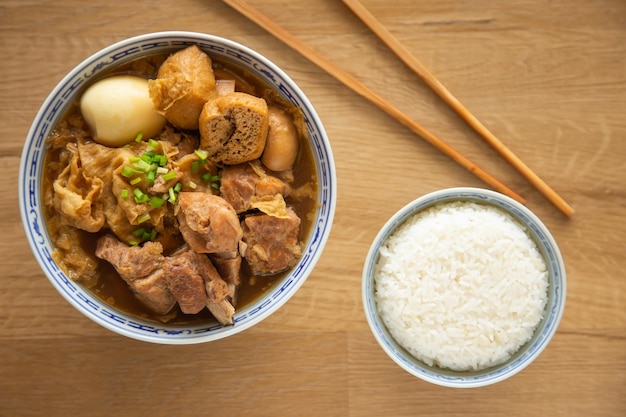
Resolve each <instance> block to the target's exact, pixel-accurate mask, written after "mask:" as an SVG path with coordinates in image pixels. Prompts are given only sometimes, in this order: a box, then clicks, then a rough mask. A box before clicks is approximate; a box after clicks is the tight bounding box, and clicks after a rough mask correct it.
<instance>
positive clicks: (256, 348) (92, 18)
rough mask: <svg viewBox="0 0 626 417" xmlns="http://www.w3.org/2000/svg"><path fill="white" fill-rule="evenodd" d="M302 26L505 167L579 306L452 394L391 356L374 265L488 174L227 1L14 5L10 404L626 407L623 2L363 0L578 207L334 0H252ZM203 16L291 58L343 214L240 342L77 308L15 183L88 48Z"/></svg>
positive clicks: (435, 409) (2, 92)
mask: <svg viewBox="0 0 626 417" xmlns="http://www.w3.org/2000/svg"><path fill="white" fill-rule="evenodd" d="M249 2H250V4H251V5H253V6H254V7H255V8H257V9H259V10H260V11H261V12H263V13H264V14H266V15H267V16H268V17H270V18H271V19H272V20H274V21H275V22H277V23H278V24H280V25H281V26H283V27H285V28H286V29H287V30H288V31H289V32H291V33H292V34H293V35H294V36H297V37H298V38H299V39H301V40H302V41H303V42H305V43H306V44H308V45H309V46H311V47H312V48H314V49H315V50H316V51H318V52H319V53H321V54H323V55H324V56H325V57H327V58H328V59H329V60H331V61H333V62H335V63H336V64H337V65H340V66H341V67H342V68H344V69H346V70H347V71H349V72H350V73H351V74H353V76H354V77H355V78H357V79H358V80H359V81H360V82H361V83H363V84H364V85H366V86H368V87H369V88H371V89H372V90H373V91H375V92H376V94H378V95H380V96H381V97H384V98H385V100H387V101H389V102H390V103H392V104H393V105H394V106H395V107H397V108H398V109H400V110H402V111H403V112H404V113H406V114H407V115H408V116H409V117H411V118H412V119H413V120H415V121H416V122H418V123H420V124H421V125H422V126H424V127H425V128H426V129H428V130H429V131H432V132H433V133H434V134H436V135H437V136H439V137H441V138H442V139H443V140H445V141H446V142H447V143H449V144H450V145H451V146H453V147H454V148H455V149H457V150H459V151H460V152H462V153H463V154H464V155H466V156H467V157H468V158H469V159H471V160H472V161H475V162H476V163H478V164H480V165H481V166H482V167H483V168H485V169H486V170H487V171H489V172H490V173H493V174H494V175H495V176H496V177H497V178H499V179H502V180H503V182H505V183H506V184H507V185H510V186H511V188H513V189H514V190H516V191H519V192H520V193H521V194H522V196H523V197H524V198H525V199H526V200H527V205H528V206H529V207H530V208H531V209H532V210H533V211H534V212H535V213H536V214H537V215H538V216H539V217H540V218H541V219H542V220H543V221H544V223H546V225H547V226H548V227H549V228H550V230H551V231H552V234H553V235H554V237H555V239H556V240H557V242H558V243H559V245H560V247H561V251H562V252H563V256H564V258H565V264H566V268H567V279H568V294H567V303H566V308H565V314H564V317H563V320H562V322H561V326H560V327H559V331H558V332H557V335H556V337H555V338H554V340H553V342H552V343H551V344H550V345H549V346H548V348H547V349H546V350H545V351H544V352H543V353H542V354H541V356H540V357H539V358H538V359H537V361H536V362H535V363H533V364H532V365H531V366H529V367H528V368H527V369H525V370H523V371H522V372H521V373H520V374H518V375H516V376H514V377H513V378H511V379H510V380H507V381H504V382H502V383H499V384H496V385H494V386H490V387H486V388H480V389H470V390H452V389H446V388H442V387H437V386H433V385H431V384H428V383H426V382H423V381H421V380H419V379H416V378H414V377H412V376H410V375H409V374H407V373H405V372H404V371H402V370H401V369H400V368H398V367H397V366H396V365H395V364H394V363H393V362H392V361H391V360H390V359H389V358H387V357H386V356H385V354H384V353H383V351H382V350H381V349H380V348H379V347H378V345H377V343H376V342H375V340H374V338H373V337H372V335H371V333H370V331H369V329H368V327H367V323H366V321H365V316H364V313H363V308H362V305H361V298H360V285H361V269H362V266H363V261H364V259H365V255H366V253H367V250H368V248H369V245H370V243H371V241H372V239H373V238H374V236H375V235H376V233H377V232H378V229H379V228H380V227H381V226H382V225H383V223H384V222H385V221H386V220H387V218H388V217H389V216H390V215H392V214H393V213H394V212H395V211H396V210H397V209H399V208H400V207H402V206H403V205H404V204H406V203H407V202H409V201H410V200H412V199H414V198H416V197H418V196H420V195H423V194H425V193H427V192H430V191H433V190H437V189H441V188H447V187H454V186H478V187H482V186H483V184H482V182H481V181H480V180H478V179H476V178H475V177H473V176H472V175H471V174H469V173H468V172H467V171H466V170H464V169H463V168H461V167H458V166H457V165H456V164H454V163H453V162H451V161H450V160H449V159H448V158H447V157H445V156H444V155H441V154H440V153H439V152H438V151H437V150H436V149H434V148H432V147H431V146H430V145H428V144H427V143H424V142H423V141H419V140H416V139H415V136H414V135H413V133H412V132H410V131H409V130H408V129H406V128H404V127H402V126H400V125H399V124H398V123H397V122H396V121H395V120H393V119H392V118H391V117H389V116H388V115H387V114H385V113H383V112H382V111H380V110H379V109H378V108H376V107H375V106H373V105H372V104H370V103H368V102H367V101H365V100H363V98H361V97H360V96H358V95H357V94H355V93H353V92H352V91H351V90H349V89H347V88H346V87H344V86H343V85H342V84H341V83H339V82H338V81H336V80H335V79H334V78H332V77H330V76H329V75H327V74H326V73H325V72H323V71H322V70H320V69H319V68H318V67H316V66H315V65H313V64H311V63H310V62H309V61H308V60H306V59H305V58H303V57H302V56H300V54H298V53H297V52H294V51H292V50H291V49H290V48H288V47H287V46H285V45H284V44H283V43H282V42H281V41H279V40H277V39H275V38H273V37H272V36H271V35H269V34H268V33H267V32H265V31H264V30H263V29H261V28H259V27H258V26H257V25H255V24H254V23H252V22H250V21H248V20H247V19H246V18H244V17H242V16H241V15H239V13H237V12H236V11H234V10H233V9H231V8H230V7H229V6H227V5H226V4H224V3H223V2H219V1H201V0H177V1H172V0H163V1H161V2H150V1H138V2H128V1H126V2H122V1H118V0H110V1H108V2H91V3H90V2H80V1H77V0H58V1H55V2H49V1H44V0H30V1H18V0H6V1H3V2H2V4H0V48H1V52H2V56H3V57H4V59H3V62H2V65H0V79H2V80H3V82H2V83H0V138H1V140H0V170H1V172H3V173H4V177H3V178H4V179H5V183H6V184H8V186H7V187H5V189H6V190H8V191H7V192H5V193H4V196H3V198H2V199H0V212H1V213H2V216H1V217H0V231H1V232H2V234H1V236H2V237H1V238H0V265H1V267H0V268H1V269H0V270H1V271H2V275H1V277H0V280H1V281H0V282H1V285H0V416H2V417H4V416H41V415H46V416H67V415H89V416H105V415H106V416H109V415H124V416H144V415H150V416H152V417H157V416H171V415H177V416H192V415H251V416H270V415H271V416H275V415H293V416H300V415H302V416H353V417H356V416H379V415H381V414H393V415H394V416H415V415H434V416H438V415H441V416H468V415H469V416H472V415H475V416H501V415H509V416H534V415H550V416H589V415H593V416H615V417H617V416H623V415H626V308H625V306H626V280H624V278H623V269H624V266H625V262H624V253H625V252H626V244H625V240H624V235H625V234H626V223H625V222H624V220H623V219H624V214H625V210H626V164H625V163H624V161H625V160H626V140H625V137H626V118H625V117H624V114H626V3H625V2H623V1H621V0H570V1H565V0H553V1H548V0H521V1H516V2H493V1H489V0H474V1H471V2H459V1H454V0H436V1H435V0H423V1H419V2H415V1H413V0H395V1H393V2H390V1H382V0H363V1H362V3H363V5H364V6H366V7H367V9H368V10H369V11H370V12H371V13H372V14H373V15H374V16H376V18H377V19H378V20H379V21H380V22H381V23H382V24H383V25H384V26H385V27H386V28H387V29H388V30H389V31H390V32H391V33H392V34H393V35H394V36H395V37H397V38H398V39H399V40H400V41H401V42H402V44H403V45H405V46H406V48H408V50H410V51H411V52H412V53H413V54H415V55H416V56H418V57H419V58H420V61H422V63H423V64H424V65H425V66H427V67H428V68H429V69H430V70H431V71H432V72H433V73H434V74H437V78H438V79H439V80H440V81H441V82H442V83H443V84H445V85H446V87H448V88H449V89H450V91H453V92H454V93H455V96H456V97H457V98H458V99H459V100H460V101H461V102H462V103H463V104H464V105H465V106H466V107H467V108H468V109H470V110H471V111H472V113H473V114H474V115H475V116H476V117H477V118H478V119H480V120H481V121H482V123H484V124H485V126H486V127H487V128H488V129H489V130H490V131H491V132H493V134H494V135H496V136H497V137H498V138H499V139H500V140H501V141H502V142H503V143H504V144H506V145H507V147H509V148H510V149H511V150H512V151H513V152H515V153H516V155H518V156H519V157H520V158H521V159H522V160H524V161H525V162H526V163H527V164H528V165H529V166H531V167H532V168H533V170H534V171H535V172H536V173H537V174H538V175H540V176H541V177H542V178H543V179H544V180H545V181H546V182H547V183H549V184H551V186H553V187H554V189H556V190H558V192H559V194H560V195H561V196H562V197H563V198H564V199H565V200H567V201H568V202H569V203H570V204H571V206H572V207H573V208H574V209H575V210H576V214H575V215H574V216H573V217H572V218H571V219H566V218H564V216H562V215H561V214H560V213H559V212H558V211H556V210H555V209H554V208H553V207H552V206H551V205H550V204H549V203H548V202H547V201H546V199H545V198H544V197H543V196H542V195H541V194H540V193H539V192H537V191H536V190H535V189H534V188H533V187H532V186H530V185H529V184H528V183H527V181H526V180H525V179H524V178H522V177H521V176H520V175H519V174H518V173H517V172H515V170H513V169H511V167H509V166H508V165H507V164H506V163H505V162H504V161H502V160H501V158H499V156H498V155H497V154H496V153H495V152H494V151H493V149H491V147H489V146H488V145H487V144H485V143H484V141H483V140H482V139H481V138H480V137H479V136H478V135H477V134H476V133H475V132H473V131H472V130H471V129H470V128H468V126H467V125H466V124H465V123H464V122H463V121H462V120H460V119H459V117H458V116H457V115H456V114H455V113H454V111H452V110H450V109H449V108H448V107H447V106H446V105H445V104H444V103H442V102H441V100H440V99H439V97H437V95H436V94H434V93H433V92H432V91H431V90H430V89H429V88H428V87H426V86H425V85H424V84H423V83H422V82H421V80H419V79H418V78H417V77H416V76H415V75H414V74H413V73H412V72H411V71H410V70H408V69H407V68H406V67H405V66H404V65H403V64H402V63H401V62H400V60H399V59H398V58H397V57H396V56H395V55H394V54H393V53H391V52H390V51H389V50H388V49H387V48H386V47H385V46H384V45H383V44H382V42H381V41H380V40H379V39H378V38H376V36H374V35H373V34H372V33H371V32H370V31H369V30H368V29H367V28H366V27H365V26H364V25H363V24H362V22H361V21H360V20H359V19H358V18H356V17H355V16H354V15H353V14H352V13H351V12H350V11H348V10H346V7H345V6H344V5H343V4H342V3H341V2H338V1H331V0H312V1H307V2H287V1H284V0H250V1H249ZM170 29H172V30H173V29H184V30H192V31H203V32H209V33H212V34H216V35H220V36H224V37H227V38H231V39H233V40H235V41H238V42H241V43H243V44H246V45H248V46H250V47H251V48H253V49H256V50H257V51H259V52H261V53H262V54H264V55H266V56H267V57H268V58H269V59H271V60H273V61H274V62H276V63H277V64H278V65H279V66H281V67H282V68H283V69H284V70H285V71H286V72H287V73H289V74H290V76H291V77H292V78H293V79H294V80H295V81H296V82H297V83H298V84H299V85H300V86H301V88H302V89H303V91H304V92H305V93H306V94H307V95H308V97H309V99H310V100H311V102H312V103H313V104H314V106H315V107H316V109H317V110H318V112H319V114H320V117H321V119H322V121H323V123H324V125H325V127H326V130H327V132H328V134H329V136H330V139H331V144H332V149H333V152H334V155H335V160H336V161H335V162H336V167H337V174H338V177H339V184H338V202H337V213H336V217H335V224H334V226H333V230H332V233H331V236H330V239H329V241H328V244H327V246H326V250H325V252H324V254H323V255H322V258H321V259H320V261H319V263H318V266H317V267H316V269H315V271H314V272H313V273H312V275H311V276H310V277H309V279H308V280H307V281H306V282H305V284H304V285H303V286H302V288H301V290H300V291H299V292H298V293H297V294H296V295H295V296H294V297H293V298H292V299H290V300H289V301H288V302H287V303H286V304H285V305H284V306H283V307H282V308H281V309H280V310H279V311H278V312H276V313H275V314H273V315H272V316H271V317H269V318H268V319H266V320H265V321H264V322H262V323H261V324H259V325H258V326H256V327H254V328H251V329H248V330H246V331H244V332H242V333H240V334H238V335H236V336H234V337H232V338H229V339H226V340H221V341H218V342H214V343H210V344H205V345H199V346H155V345H151V344H146V343H142V342H137V341H133V340H128V339H125V338H123V337H121V336H117V335H115V334H112V333H111V332H109V331H108V330H105V329H103V328H101V327H99V326H97V325H96V324H94V323H92V322H91V321H89V320H88V319H87V318H85V317H83V316H82V315H81V314H80V313H78V312H76V311H75V310H73V309H72V308H71V307H70V306H69V305H68V304H67V302H66V301H65V300H63V299H62V298H61V297H60V296H59V295H58V294H57V293H56V292H55V290H54V289H53V287H52V286H51V285H50V283H49V282H48V281H47V279H46V278H45V276H44V275H43V273H42V272H41V270H40V268H39V266H38V264H37V262H36V261H35V260H34V257H33V256H32V254H31V252H30V249H29V246H28V244H27V242H26V239H25V237H24V231H23V228H22V226H21V224H20V215H19V210H18V203H17V201H18V200H17V195H16V193H17V185H16V184H17V180H18V174H17V173H18V165H19V158H20V153H21V149H22V145H23V141H24V138H25V136H26V134H27V132H28V129H29V127H30V123H31V122H32V120H33V118H34V117H35V114H36V113H37V111H38V109H39V106H40V105H41V104H42V102H43V100H44V99H45V98H46V96H47V94H48V93H49V92H50V90H51V89H52V88H53V87H54V85H55V84H56V83H57V82H58V81H59V80H60V79H61V78H62V77H63V75H64V74H65V73H66V72H67V71H68V70H70V69H71V68H72V67H73V66H74V65H75V64H77V63H78V62H80V61H81V60H83V59H85V58H86V57H87V56H89V55H90V54H92V53H93V52H95V51H97V50H98V49H100V48H102V47H104V46H106V45H108V44H110V43H112V42H114V41H117V40H120V39H123V38H125V37H128V36H132V35H137V34H140V33H145V32H150V31H160V30H170Z"/></svg>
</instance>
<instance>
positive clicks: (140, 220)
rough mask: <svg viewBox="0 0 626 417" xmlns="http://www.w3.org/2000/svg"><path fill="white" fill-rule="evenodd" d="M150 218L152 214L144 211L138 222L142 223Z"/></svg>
mask: <svg viewBox="0 0 626 417" xmlns="http://www.w3.org/2000/svg"><path fill="white" fill-rule="evenodd" d="M148 220H150V214H149V213H144V214H142V215H141V216H139V217H137V224H141V223H144V222H147V221H148Z"/></svg>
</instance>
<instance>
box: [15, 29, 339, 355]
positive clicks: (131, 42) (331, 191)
mask: <svg viewBox="0 0 626 417" xmlns="http://www.w3.org/2000/svg"><path fill="white" fill-rule="evenodd" d="M191 44H197V45H199V46H200V47H201V48H202V49H203V50H204V51H205V52H207V53H208V54H209V55H211V56H214V57H218V58H220V59H222V60H226V61H230V62H232V63H233V64H236V65H237V66H239V67H241V68H244V69H246V70H247V71H249V72H250V73H252V74H254V75H256V76H257V77H259V78H260V79H261V80H263V81H264V82H266V83H267V84H268V85H270V86H272V87H273V88H274V89H275V90H277V91H278V92H280V94H281V95H282V96H283V98H285V99H286V100H289V101H290V102H292V103H293V104H294V105H296V106H297V107H299V108H300V109H301V110H302V112H303V114H304V119H305V123H306V125H307V129H308V138H309V141H310V144H311V148H312V150H313V154H314V158H315V164H316V169H317V173H318V180H319V186H318V206H319V209H318V211H317V214H316V217H315V219H314V222H313V226H312V228H311V233H310V236H309V237H308V238H307V239H306V241H305V247H304V249H303V255H302V258H301V260H300V262H299V263H298V264H297V265H296V266H295V267H294V268H293V270H292V271H291V272H290V273H289V274H287V275H286V276H285V277H284V279H282V281H280V282H279V283H278V284H277V285H276V286H275V287H274V288H273V289H272V290H271V291H270V292H268V293H267V294H266V295H265V296H263V297H262V298H260V299H259V300H258V301H256V302H255V303H253V304H251V305H249V306H248V307H247V308H244V309H242V310H240V311H237V312H236V314H235V316H234V321H235V325H234V326H228V327H223V326H221V325H219V324H218V323H217V322H213V323H205V324H203V325H194V326H173V325H165V324H163V325H160V324H155V323H154V322H146V321H142V320H140V319H137V318H134V317H131V316H129V315H127V314H124V313H122V312H120V311H118V310H116V309H115V308H113V307H111V306H109V305H107V304H105V303H103V302H102V301H101V300H100V299H98V298H97V297H95V296H93V295H92V294H91V293H90V292H89V291H87V290H86V289H84V288H83V287H81V285H79V284H77V283H75V282H72V281H71V280H70V279H69V278H68V277H67V276H66V274H65V273H63V271H61V270H60V269H59V267H58V266H57V265H56V264H55V263H54V261H53V260H52V258H51V256H50V254H51V253H52V250H53V248H52V245H51V242H50V238H49V236H48V233H47V231H46V225H45V222H44V219H43V209H42V204H43V203H42V195H41V177H42V167H43V160H44V156H45V153H46V138H47V136H48V135H49V134H50V132H51V130H52V129H53V128H54V127H55V125H56V124H57V123H58V122H59V120H60V119H61V118H62V117H63V114H64V112H65V111H66V110H67V109H68V106H69V105H70V104H71V103H72V102H73V101H74V100H75V99H76V97H78V96H79V95H80V94H81V92H82V91H83V90H84V87H85V86H86V85H87V84H88V83H89V82H90V80H93V79H95V78H97V77H98V76H99V75H100V74H101V73H102V72H104V71H108V70H110V69H111V68H113V67H114V66H117V65H120V64H124V63H126V62H128V61H131V60H134V59H137V58H141V57H144V56H146V55H151V54H155V53H170V52H173V51H176V50H179V49H183V48H184V47H186V46H189V45H191ZM336 185H337V181H336V173H335V165H334V160H333V155H332V151H331V148H330V143H329V140H328V137H327V135H326V132H325V130H324V127H323V125H322V122H321V121H320V118H319V117H318V115H317V113H316V112H315V109H314V108H313V106H312V105H311V103H310V102H309V100H308V99H307V97H306V96H305V95H304V93H303V92H302V91H301V90H300V88H299V87H298V86H297V85H296V83H295V82H294V81H293V80H292V79H291V78H289V76H288V75H287V74H285V73H284V72H283V71H282V70H281V69H280V68H278V67H277V66H276V65H275V64H273V63H272V62H270V61H269V60H268V59H267V58H265V57H263V56H262V55H260V54H259V53H257V52H255V51H253V50H251V49H250V48H247V47H246V46H243V45H240V44H238V43H236V42H233V41H230V40H227V39H223V38H220V37H217V36H212V35H208V34H203V33H193V32H179V31H176V32H159V33H150V34H145V35H141V36H137V37H133V38H129V39H126V40H123V41H120V42H117V43H115V44H113V45H111V46H109V47H106V48H104V49H102V50H101V51H99V52H97V53H95V54H94V55H92V56H91V57H89V58H87V59H86V60H85V61H83V62H82V63H80V64H79V65H78V66H76V67H75V68H74V69H73V70H72V71H71V72H70V73H69V74H67V76H65V78H63V79H62V80H61V81H60V82H59V83H58V85H57V86H56V87H55V88H54V89H53V90H52V92H51V93H50V95H49V96H48V97H47V99H46V100H45V102H44V103H43V105H42V107H41V109H40V110H39V112H38V114H37V116H36V117H35V120H34V121H33V124H32V126H31V129H30V131H29V132H28V136H27V137H26V141H25V143H24V149H23V151H22V157H21V163H20V172H19V204H20V212H21V216H22V222H23V224H24V228H25V230H26V237H27V239H28V241H29V243H30V246H31V249H32V251H33V254H34V255H35V258H36V259H37V261H38V262H39V264H40V266H41V268H42V269H43V271H44V273H45V275H46V276H47V278H48V279H49V280H50V282H51V283H52V285H53V286H54V287H55V288H56V289H57V290H58V292H59V293H60V294H61V295H62V296H63V297H64V298H65V299H66V300H67V301H68V302H69V303H70V304H71V305H72V306H74V307H75V308H76V309H77V310H78V311H80V312H81V313H83V314H84V315H86V316H87V317H89V318H90V319H91V320H93V321H95V322H96V323H98V324H100V325H102V326H104V327H105V328H108V329H110V330H112V331H114V332H117V333H119V334H121V335H124V336H128V337H131V338H135V339H139V340H143V341H148V342H154V343H164V344H191V343H200V342H208V341H212V340H217V339H221V338H224V337H227V336H230V335H233V334H235V333H238V332H241V331H242V330H245V329H247V328H249V327H251V326H253V325H255V324H257V323H259V322H260V321H262V320H263V319H265V318H267V317H268V316H269V315H270V314H272V313H273V312H275V311H276V310H277V309H279V308H280V307H281V306H282V305H283V304H284V303H285V302H286V301H287V300H289V298H291V296H293V295H294V293H295V292H296V291H298V289H299V288H300V287H301V285H302V284H303V283H304V281H305V280H306V279H307V277H308V276H309V274H310V273H311V271H312V270H313V268H314V267H315V264H316V263H317V261H318V260H319V258H320V256H321V253H322V250H323V249H324V246H325V244H326V241H327V239H328V236H329V234H330V229H331V226H332V223H333V218H334V213H335V205H336V198H337V195H336Z"/></svg>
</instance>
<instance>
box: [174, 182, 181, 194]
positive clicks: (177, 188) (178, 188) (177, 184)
mask: <svg viewBox="0 0 626 417" xmlns="http://www.w3.org/2000/svg"><path fill="white" fill-rule="evenodd" d="M182 188H183V186H182V184H181V183H179V182H177V183H176V185H174V191H176V192H177V193H179V192H180V190H181V189H182Z"/></svg>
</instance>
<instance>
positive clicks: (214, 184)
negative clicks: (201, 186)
mask: <svg viewBox="0 0 626 417" xmlns="http://www.w3.org/2000/svg"><path fill="white" fill-rule="evenodd" d="M211 188H213V189H214V190H219V189H220V186H219V185H217V183H216V182H212V183H211Z"/></svg>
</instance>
